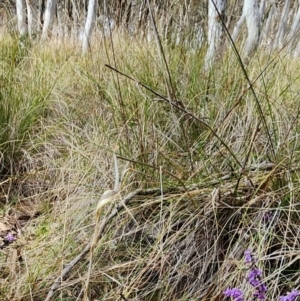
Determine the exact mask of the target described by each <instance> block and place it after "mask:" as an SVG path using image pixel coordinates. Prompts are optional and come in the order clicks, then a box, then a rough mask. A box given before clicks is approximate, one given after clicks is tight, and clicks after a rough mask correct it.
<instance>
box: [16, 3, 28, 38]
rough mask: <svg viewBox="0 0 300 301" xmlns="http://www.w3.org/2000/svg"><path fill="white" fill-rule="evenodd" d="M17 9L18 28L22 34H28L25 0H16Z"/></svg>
mask: <svg viewBox="0 0 300 301" xmlns="http://www.w3.org/2000/svg"><path fill="white" fill-rule="evenodd" d="M16 10H17V18H18V30H19V34H20V36H24V35H26V34H27V32H28V30H27V24H26V4H25V0H16Z"/></svg>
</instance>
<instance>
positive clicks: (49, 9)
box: [42, 0, 57, 40]
mask: <svg viewBox="0 0 300 301" xmlns="http://www.w3.org/2000/svg"><path fill="white" fill-rule="evenodd" d="M56 6H57V0H47V4H46V10H45V16H44V26H43V33H42V39H43V40H44V39H46V38H47V36H48V32H49V28H50V24H51V22H52V20H53V17H54V13H55V9H56Z"/></svg>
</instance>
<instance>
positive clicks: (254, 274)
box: [247, 267, 262, 287]
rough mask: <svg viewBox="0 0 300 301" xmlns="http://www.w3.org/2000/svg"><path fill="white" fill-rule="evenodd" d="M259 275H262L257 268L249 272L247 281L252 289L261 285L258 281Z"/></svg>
mask: <svg viewBox="0 0 300 301" xmlns="http://www.w3.org/2000/svg"><path fill="white" fill-rule="evenodd" d="M261 275H262V270H261V269H259V268H257V267H254V268H252V269H251V270H250V272H249V274H248V276H247V280H248V282H249V283H250V284H251V285H252V286H253V287H257V286H259V285H261V281H260V278H261Z"/></svg>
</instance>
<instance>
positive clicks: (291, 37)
mask: <svg viewBox="0 0 300 301" xmlns="http://www.w3.org/2000/svg"><path fill="white" fill-rule="evenodd" d="M298 2H299V4H300V0H299V1H298ZM299 28H300V5H299V7H298V11H297V13H296V14H295V17H294V19H293V23H292V26H291V29H290V32H289V34H288V36H287V41H288V42H289V50H290V51H293V50H294V48H295V45H294V44H295V37H296V35H297V32H298V30H299Z"/></svg>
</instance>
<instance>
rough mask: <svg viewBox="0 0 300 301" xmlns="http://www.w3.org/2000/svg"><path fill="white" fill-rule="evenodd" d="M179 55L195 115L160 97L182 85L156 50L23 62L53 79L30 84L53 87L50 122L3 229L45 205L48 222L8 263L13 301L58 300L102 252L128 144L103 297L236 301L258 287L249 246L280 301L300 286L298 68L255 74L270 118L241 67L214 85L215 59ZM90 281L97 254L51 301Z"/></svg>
mask: <svg viewBox="0 0 300 301" xmlns="http://www.w3.org/2000/svg"><path fill="white" fill-rule="evenodd" d="M113 52H114V55H113ZM166 55H167V59H168V63H169V68H170V71H171V75H172V81H173V86H174V89H175V93H176V97H177V98H176V100H181V101H182V103H183V105H184V109H185V110H186V112H187V111H188V112H190V113H191V114H186V113H183V112H182V111H181V110H179V109H178V108H176V107H175V106H172V105H170V104H169V103H168V102H167V101H165V100H163V98H162V97H160V96H159V95H161V96H163V97H166V98H168V97H169V95H168V85H169V84H170V83H169V82H168V78H166V72H165V69H164V67H163V65H162V64H161V60H160V57H159V55H158V54H157V53H156V50H155V49H154V48H152V47H151V46H150V45H148V44H145V43H144V42H143V43H141V42H139V41H135V40H132V41H128V40H127V41H121V40H120V39H117V38H116V39H115V40H114V41H113V43H112V42H109V41H106V44H105V43H104V42H103V43H102V45H99V46H98V47H97V48H96V47H95V48H93V52H92V54H91V57H89V58H82V57H80V56H79V55H78V53H77V52H76V50H72V48H71V47H66V48H65V47H62V46H60V47H58V44H57V45H55V47H53V48H52V47H50V45H48V46H47V47H45V48H43V47H41V46H31V48H30V56H29V55H28V56H24V58H23V64H24V68H25V66H29V63H30V60H32V58H34V60H35V61H36V62H40V63H41V64H43V66H44V67H43V68H44V70H48V71H49V72H46V73H45V74H47V77H46V76H45V75H44V74H43V75H41V73H40V74H38V73H35V72H34V70H29V71H28V73H27V76H28V78H30V77H32V78H33V79H34V80H39V81H40V82H44V80H46V78H48V80H49V78H50V79H51V81H52V83H53V84H52V85H51V89H49V95H48V98H47V99H48V100H47V110H46V114H44V115H41V116H39V118H37V122H35V123H34V124H35V125H34V127H33V128H32V129H30V130H29V135H27V136H26V137H27V138H26V141H24V144H23V145H22V147H23V148H24V149H25V150H26V153H27V154H28V155H27V156H24V157H23V160H19V161H18V162H19V164H20V165H19V166H20V169H19V172H18V173H16V174H15V175H14V177H15V178H16V180H15V181H13V185H14V186H13V187H15V189H8V188H7V186H5V185H4V183H3V184H1V187H2V194H3V195H6V198H5V199H6V200H7V201H6V202H5V203H3V211H2V212H3V217H2V218H3V219H4V218H7V219H8V218H11V216H12V215H13V214H14V212H16V210H17V209H16V208H18V206H23V205H24V204H26V205H27V206H28V204H29V205H30V204H38V209H36V210H35V211H36V212H38V216H37V215H33V216H30V218H29V221H27V222H26V225H24V226H22V227H18V230H17V235H18V238H17V240H16V242H14V243H12V244H8V245H7V246H6V247H5V248H3V249H2V250H1V255H0V258H1V259H0V260H1V276H2V277H1V278H2V280H1V291H0V292H1V296H3V300H24V301H26V300H45V298H46V296H47V294H48V292H49V290H50V287H51V285H52V284H53V283H54V282H55V279H57V277H58V276H59V275H61V273H62V272H63V269H64V268H65V267H66V265H67V264H68V263H69V262H70V261H71V260H72V259H73V258H75V257H76V256H77V255H78V254H79V253H80V252H81V251H82V250H83V249H84V248H85V246H86V245H88V244H89V243H90V240H91V237H92V233H93V230H94V209H95V207H96V204H97V201H98V199H99V198H100V196H101V195H102V193H103V191H105V190H107V189H111V188H112V187H113V183H114V172H113V161H112V153H113V150H115V149H116V147H118V151H117V155H118V156H119V164H120V169H121V172H123V171H125V170H127V172H126V175H125V176H124V177H123V179H122V186H121V196H122V198H121V199H120V203H118V205H117V206H118V207H117V211H116V214H115V215H114V216H113V217H111V218H110V219H109V218H108V217H109V214H110V212H111V211H113V210H116V209H115V208H114V207H109V206H108V207H107V210H106V212H105V213H104V214H103V221H104V223H105V230H104V232H103V235H102V236H101V238H100V241H99V243H98V245H97V248H96V253H95V256H94V261H93V266H92V273H91V280H90V297H91V300H114V301H115V300H151V301H155V300H222V299H223V295H222V292H223V291H224V290H225V289H226V288H228V287H234V286H239V287H241V288H244V290H245V291H247V290H248V288H247V285H246V281H245V271H244V265H243V253H244V251H245V249H247V248H250V249H251V250H252V251H253V252H254V253H255V254H256V255H257V257H258V258H259V265H260V266H261V267H262V268H263V269H264V273H265V275H264V280H265V282H266V284H267V286H268V288H269V289H268V298H269V299H270V300H278V296H279V295H280V294H283V293H284V292H286V291H287V290H290V289H291V288H297V287H298V286H299V280H298V279H299V275H298V273H299V272H298V269H299V250H298V245H299V233H298V232H299V231H298V228H299V208H298V206H299V204H298V196H299V195H298V193H299V184H298V183H299V178H298V168H299V159H298V158H299V156H298V152H299V139H298V134H297V133H298V126H299V121H298V119H299V118H298V112H299V108H298V102H297V89H298V88H297V86H298V81H299V79H298V75H297V69H298V68H297V67H296V66H298V65H299V62H298V61H292V59H290V58H285V57H282V58H280V57H277V58H276V59H275V61H274V62H273V63H272V64H271V65H270V66H269V67H268V69H267V70H266V71H265V72H263V73H262V70H263V68H264V66H266V65H267V63H268V59H267V58H264V57H261V58H259V59H258V58H256V59H255V60H254V61H253V62H252V63H251V65H250V66H249V67H248V69H247V71H248V73H249V77H250V79H251V80H252V81H253V87H254V91H255V93H256V95H257V98H258V101H259V105H260V108H261V111H259V107H258V103H257V102H255V100H254V98H253V94H251V92H250V91H249V87H248V83H247V81H246V80H245V78H244V76H243V75H242V72H240V69H239V66H238V64H237V63H236V61H235V59H234V58H233V57H231V56H228V57H227V58H226V60H224V62H219V63H218V64H217V65H216V67H215V68H214V70H213V72H212V73H211V74H210V75H208V74H205V73H204V71H203V68H202V64H203V60H202V57H203V53H202V52H201V51H199V53H196V52H191V51H190V50H189V49H185V48H180V47H178V48H173V49H168V48H166ZM104 64H108V65H110V66H112V67H114V68H116V69H118V70H120V71H121V72H123V73H125V74H127V75H129V76H130V77H132V78H134V79H136V80H137V81H138V82H134V81H131V80H129V79H128V78H126V77H124V76H122V75H120V74H118V73H116V72H113V71H112V70H110V69H108V68H106V67H105V66H104ZM22 70H23V72H25V71H26V69H22ZM44 76H45V77H44ZM139 82H141V83H143V84H144V85H146V86H148V87H149V88H151V89H152V90H153V91H155V92H157V94H156V95H155V94H153V93H152V92H151V91H149V90H146V89H145V88H143V86H141V85H140V84H139ZM173 100H174V99H173ZM262 118H264V119H265V122H266V123H264V122H263V120H262ZM199 119H200V120H201V121H199ZM270 139H271V140H270ZM29 162H30V164H29ZM22 166H23V167H24V166H27V168H26V169H25V170H22ZM10 176H11V177H12V175H10ZM25 187H30V189H29V190H27V194H26V193H25ZM137 189H139V190H138V191H137ZM28 191H29V192H28ZM134 191H135V192H136V194H135V195H134V197H132V198H129V197H126V196H128V195H129V194H130V193H132V192H134ZM12 200H15V201H14V203H13V202H12ZM122 200H126V202H125V205H126V206H124V204H123V203H122ZM8 208H9V210H8ZM270 213H271V214H272V216H271V218H270V219H266V214H270ZM87 268H88V256H85V257H83V258H82V260H81V261H80V262H79V263H78V264H77V265H75V266H74V267H73V269H72V270H71V271H70V273H69V274H68V275H67V276H66V277H64V279H61V283H60V284H61V285H60V286H59V289H58V290H57V291H56V292H55V294H54V296H53V298H52V300H81V299H82V297H83V289H84V284H85V280H86V275H87Z"/></svg>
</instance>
